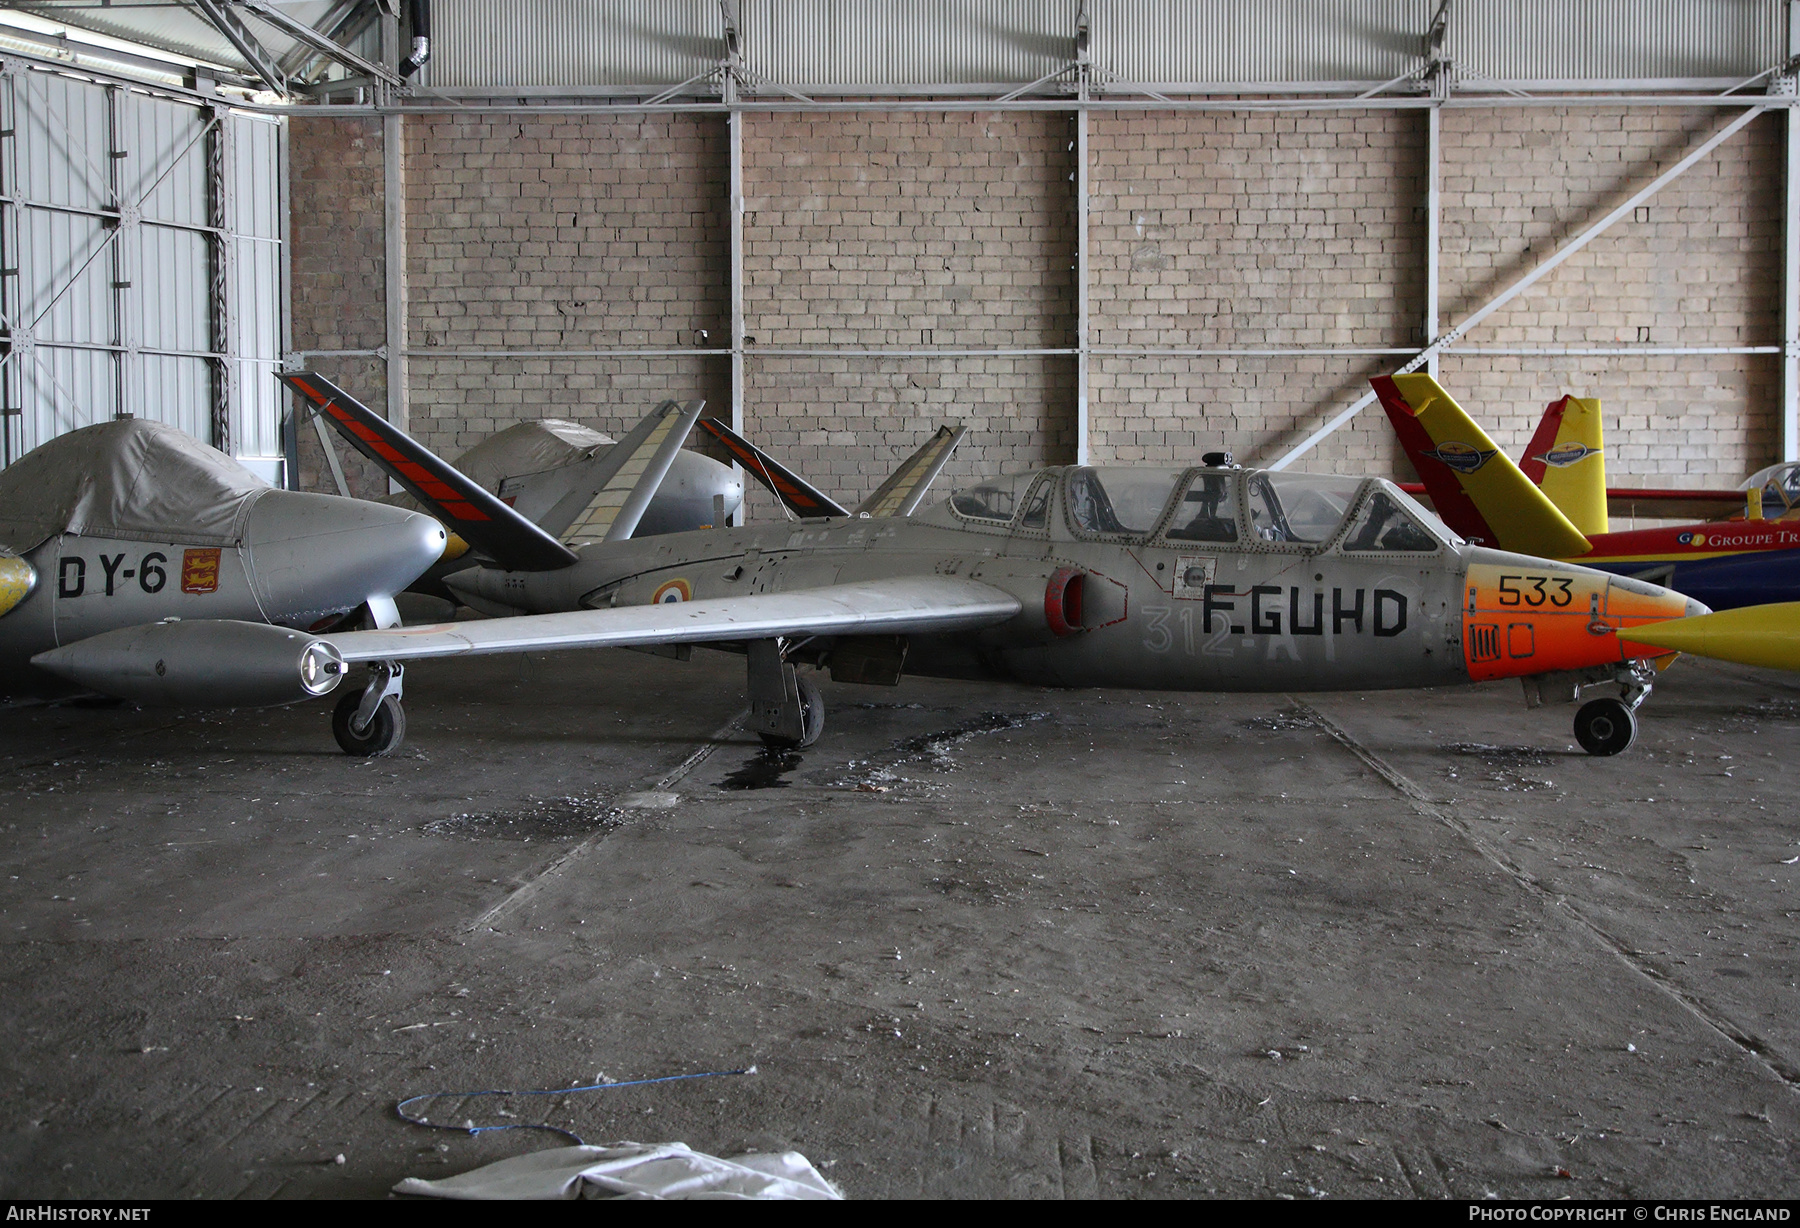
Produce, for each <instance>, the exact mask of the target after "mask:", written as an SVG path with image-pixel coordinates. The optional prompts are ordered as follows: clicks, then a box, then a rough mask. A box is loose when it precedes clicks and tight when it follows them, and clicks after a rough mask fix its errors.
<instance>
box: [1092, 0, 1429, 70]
mask: <svg viewBox="0 0 1800 1228" xmlns="http://www.w3.org/2000/svg"><path fill="white" fill-rule="evenodd" d="M1432 5H1433V0H1092V5H1091V8H1090V10H1089V11H1090V12H1091V14H1092V18H1091V22H1092V25H1091V29H1092V32H1093V33H1092V39H1093V41H1092V55H1093V60H1094V63H1096V64H1097V65H1100V66H1101V67H1103V68H1106V69H1110V70H1111V71H1113V72H1116V73H1118V74H1119V75H1120V76H1121V77H1123V78H1125V79H1126V80H1127V81H1134V82H1141V83H1143V84H1147V85H1174V84H1190V83H1191V84H1201V83H1215V84H1248V83H1261V82H1283V83H1292V84H1310V83H1320V82H1327V81H1371V82H1379V81H1388V80H1391V79H1392V78H1394V77H1397V76H1399V75H1401V74H1402V73H1405V72H1406V71H1407V70H1408V69H1410V68H1413V67H1415V66H1416V65H1418V63H1419V62H1420V52H1421V49H1422V47H1423V44H1424V37H1423V36H1424V32H1425V27H1426V26H1427V25H1428V24H1429V23H1430V21H1431V14H1432Z"/></svg>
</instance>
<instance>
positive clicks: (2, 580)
mask: <svg viewBox="0 0 1800 1228" xmlns="http://www.w3.org/2000/svg"><path fill="white" fill-rule="evenodd" d="M36 587H37V568H35V567H33V566H32V565H31V564H30V563H29V562H28V561H26V560H25V559H22V558H20V557H19V556H18V555H16V554H0V617H4V616H5V615H7V614H9V613H11V612H12V610H13V609H14V607H16V606H17V605H18V604H19V603H20V602H22V601H24V600H25V598H27V597H29V596H31V592H32V590H33V589H35V588H36Z"/></svg>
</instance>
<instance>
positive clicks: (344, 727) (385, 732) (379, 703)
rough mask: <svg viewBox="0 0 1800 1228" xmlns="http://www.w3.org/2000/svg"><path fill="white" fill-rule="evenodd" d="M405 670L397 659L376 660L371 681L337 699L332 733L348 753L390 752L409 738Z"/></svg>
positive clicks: (364, 755)
mask: <svg viewBox="0 0 1800 1228" xmlns="http://www.w3.org/2000/svg"><path fill="white" fill-rule="evenodd" d="M404 673H405V671H404V670H403V669H402V667H401V665H400V663H399V662H398V661H377V662H375V663H374V664H373V665H372V666H370V668H369V682H368V685H367V686H365V687H363V689H362V690H361V691H352V692H350V693H349V694H348V695H345V696H344V697H343V698H342V699H340V700H338V703H337V707H336V708H334V709H332V712H331V736H332V737H334V738H336V739H337V744H338V746H339V747H340V748H341V749H342V750H343V752H344V753H345V754H346V755H357V756H360V757H362V758H379V757H381V756H383V755H391V754H393V753H394V752H395V751H396V750H398V749H399V748H400V743H402V742H404V741H405V740H406V709H405V708H403V707H401V706H400V700H401V697H402V695H403V694H404V688H403V686H402V681H403V679H404Z"/></svg>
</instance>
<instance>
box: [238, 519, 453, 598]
mask: <svg viewBox="0 0 1800 1228" xmlns="http://www.w3.org/2000/svg"><path fill="white" fill-rule="evenodd" d="M447 540H448V538H447V536H446V534H445V532H444V527H443V526H442V525H440V524H439V523H438V522H437V521H436V520H433V519H432V518H431V517H429V516H424V515H421V514H419V513H418V512H409V511H406V510H404V509H402V508H396V507H389V506H387V505H385V504H380V503H367V502H364V501H362V500H359V499H341V498H338V497H336V496H334V495H313V494H304V493H301V492H298V491H290V490H271V491H269V492H267V493H266V494H264V495H263V497H262V498H260V499H258V500H257V501H256V505H255V507H253V508H252V509H251V511H250V516H249V521H248V523H247V524H246V526H245V530H244V545H245V547H246V548H247V550H248V553H249V560H250V570H251V574H252V575H253V576H254V577H255V583H256V590H257V592H256V595H257V600H258V601H260V602H261V603H262V607H263V610H264V611H265V612H266V614H267V615H268V617H269V618H270V620H271V621H274V622H280V623H288V624H291V625H296V626H307V625H310V624H311V623H312V622H314V621H317V620H318V619H320V618H323V617H326V616H327V615H331V614H338V613H342V612H343V611H345V610H349V609H354V608H355V607H356V606H359V605H361V604H362V603H363V602H365V601H367V600H368V599H369V598H370V597H391V596H393V595H394V594H395V593H398V592H400V591H401V590H403V589H404V588H405V587H406V586H407V585H408V584H411V583H412V582H413V581H414V580H415V579H417V578H418V577H419V575H420V574H421V573H423V572H424V571H425V569H426V568H427V567H430V566H431V565H432V564H433V563H435V562H437V560H438V558H439V556H441V555H442V554H443V552H444V547H445V544H446V542H447Z"/></svg>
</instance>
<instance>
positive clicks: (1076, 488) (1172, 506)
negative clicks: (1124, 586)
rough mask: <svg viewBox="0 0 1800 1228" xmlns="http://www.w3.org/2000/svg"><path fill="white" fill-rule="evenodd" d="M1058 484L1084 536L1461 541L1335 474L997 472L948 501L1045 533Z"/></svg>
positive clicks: (1301, 542) (1349, 544) (1406, 548)
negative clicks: (996, 476) (1011, 474)
mask: <svg viewBox="0 0 1800 1228" xmlns="http://www.w3.org/2000/svg"><path fill="white" fill-rule="evenodd" d="M1059 489H1060V491H1061V493H1062V503H1063V513H1064V523H1065V524H1066V526H1067V528H1068V530H1069V531H1070V532H1071V533H1072V534H1073V535H1074V536H1076V537H1083V538H1096V539H1110V540H1137V541H1154V542H1155V543H1157V544H1164V545H1179V544H1181V543H1187V542H1194V543H1203V544H1207V545H1214V546H1237V547H1255V546H1274V547H1281V546H1288V547H1300V548H1313V549H1318V548H1321V547H1324V546H1327V545H1329V544H1331V543H1333V542H1337V541H1340V540H1341V542H1342V545H1341V547H1340V548H1341V549H1344V550H1348V551H1355V552H1359V553H1360V552H1367V551H1381V552H1388V551H1398V552H1414V553H1429V552H1432V551H1435V550H1437V549H1438V548H1439V547H1440V546H1442V545H1443V544H1445V543H1446V542H1450V541H1454V540H1455V539H1454V536H1453V535H1452V534H1450V533H1449V532H1448V530H1445V529H1444V528H1443V526H1442V525H1441V524H1440V523H1439V522H1438V521H1437V519H1436V518H1435V517H1433V516H1432V515H1431V514H1430V513H1429V512H1427V511H1425V509H1424V508H1422V507H1420V506H1419V505H1418V504H1417V503H1415V502H1414V501H1413V500H1412V499H1411V498H1409V497H1408V496H1407V495H1406V494H1405V493H1403V492H1402V491H1401V490H1400V489H1399V488H1398V487H1396V486H1395V485H1394V484H1393V483H1391V482H1387V481H1383V480H1382V479H1380V478H1357V477H1342V476H1338V475H1334V474H1313V473H1280V472H1274V471H1269V470H1240V469H1217V468H1199V469H1150V468H1126V467H1123V466H1120V467H1110V466H1101V467H1090V466H1086V465H1080V466H1072V467H1069V468H1066V469H1049V470H1040V471H1038V472H1035V473H1023V474H1017V475H1014V476H1009V477H1000V478H992V479H989V480H986V481H983V482H980V483H978V484H976V485H974V486H970V487H966V488H964V489H962V490H959V491H957V492H956V493H955V494H953V495H951V496H950V498H949V500H948V501H947V503H946V504H944V505H941V506H943V507H947V508H948V510H949V512H950V513H951V516H952V517H953V518H954V520H960V521H963V522H966V523H969V524H971V525H978V526H985V527H989V528H993V529H1002V528H1005V529H1011V530H1013V531H1017V532H1042V531H1045V530H1047V529H1048V528H1049V527H1050V523H1051V516H1052V506H1053V504H1054V502H1055V495H1056V492H1057V491H1058V490H1059ZM946 519H949V518H946ZM1347 520H1348V521H1349V522H1350V523H1349V525H1348V527H1347V528H1346V527H1345V522H1346V521H1347Z"/></svg>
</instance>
